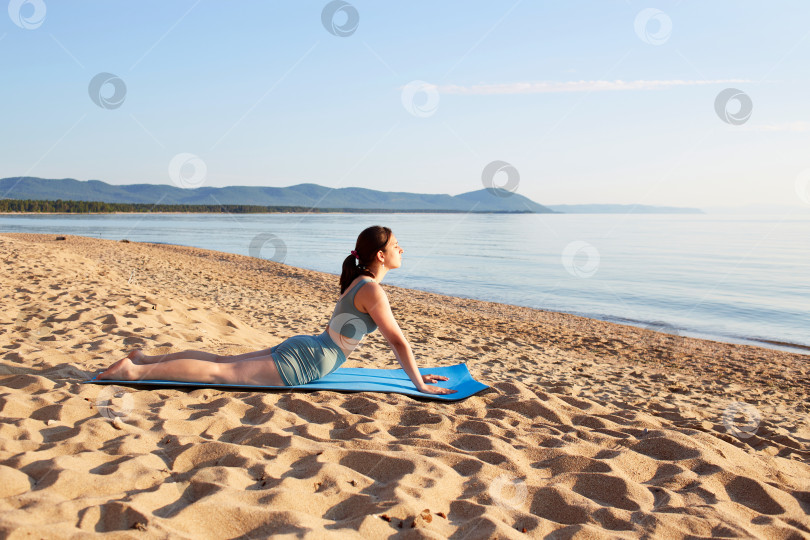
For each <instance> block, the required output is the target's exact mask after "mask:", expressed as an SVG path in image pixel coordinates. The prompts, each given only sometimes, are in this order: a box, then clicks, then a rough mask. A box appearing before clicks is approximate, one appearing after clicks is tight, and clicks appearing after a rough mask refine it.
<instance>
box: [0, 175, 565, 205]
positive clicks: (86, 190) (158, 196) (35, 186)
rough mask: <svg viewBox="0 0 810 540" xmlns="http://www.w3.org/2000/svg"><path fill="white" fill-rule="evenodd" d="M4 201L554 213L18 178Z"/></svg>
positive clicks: (351, 191)
mask: <svg viewBox="0 0 810 540" xmlns="http://www.w3.org/2000/svg"><path fill="white" fill-rule="evenodd" d="M0 197H2V198H6V199H32V200H47V201H55V200H58V199H61V200H71V201H100V202H107V203H145V204H198V205H219V204H222V205H226V204H228V205H233V204H250V205H262V206H303V207H307V208H346V209H362V210H368V209H378V210H397V211H406V212H407V211H417V210H421V211H425V210H451V211H459V212H468V211H474V212H528V213H538V214H541V213H543V214H545V213H552V210H550V209H549V208H547V207H545V206H543V205H541V204H537V203H536V202H534V201H532V200H530V199H528V198H526V197H524V196H522V195H519V194H517V193H513V194H511V195H509V196H507V197H500V196H497V195H495V194H493V193H490V191H489V190H487V189H480V190H478V191H470V192H468V193H462V194H461V195H455V196H451V195H435V194H420V193H405V192H391V191H376V190H373V189H365V188H356V187H346V188H335V189H333V188H328V187H324V186H319V185H317V184H298V185H295V186H289V187H283V188H279V187H255V186H228V187H222V188H213V187H200V188H195V189H181V188H178V187H175V186H171V185H166V184H128V185H121V186H117V185H112V184H107V183H106V182H102V181H100V180H87V181H82V180H74V179H72V178H64V179H61V180H49V179H43V178H35V177H13V178H3V179H2V180H0Z"/></svg>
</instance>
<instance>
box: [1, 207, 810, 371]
mask: <svg viewBox="0 0 810 540" xmlns="http://www.w3.org/2000/svg"><path fill="white" fill-rule="evenodd" d="M290 213H291V214H298V213H297V212H290ZM2 214H3V213H2V212H0V215H2ZM31 214H36V212H34V213H31ZM101 214H141V213H140V212H109V213H108V212H102V213H97V214H94V215H101ZM153 214H167V215H169V214H171V215H174V214H194V213H192V212H154V213H153ZM205 214H206V213H202V214H200V213H197V214H195V215H205ZM269 214H275V213H269ZM50 215H81V214H50ZM261 215H264V214H261ZM0 234H6V233H4V232H0ZM8 234H38V235H43V236H49V235H52V236H53V237H54V238H55V237H56V236H75V237H77V238H88V239H94V240H99V239H100V238H97V237H92V236H79V235H60V234H54V233H8ZM104 240H107V239H104ZM109 241H120V240H109ZM129 242H134V243H141V244H159V245H173V246H180V247H187V248H192V249H204V248H197V247H195V246H188V245H185V244H176V243H171V242H151V241H150V242H141V241H136V240H129ZM210 251H215V250H210ZM217 253H227V252H217ZM285 266H289V265H285ZM291 268H299V267H292V266H291ZM299 269H300V270H307V271H313V272H319V271H317V270H310V269H305V268H299ZM324 273H328V274H331V275H339V274H332V273H330V272H324ZM408 290H414V291H421V292H427V293H431V294H437V295H440V296H450V295H445V294H443V293H441V292H437V291H430V290H425V289H417V288H408ZM456 298H461V299H466V300H477V301H482V302H493V303H496V304H502V305H504V306H509V307H515V308H527V309H534V310H538V311H541V312H549V313H558V314H561V315H570V316H575V317H584V318H586V319H592V320H595V321H601V322H606V323H611V324H617V325H621V326H631V327H633V328H637V329H640V330H650V331H653V332H659V333H662V334H668V335H675V336H683V337H690V338H695V339H702V340H707V341H714V342H718V343H724V344H729V345H748V346H753V347H762V348H765V349H770V350H776V351H783V352H788V353H794V354H802V355H806V356H810V344H808V345H805V344H801V343H791V342H788V341H780V340H774V339H768V338H760V337H752V336H739V335H733V334H718V333H713V332H707V331H702V330H688V329H684V328H677V327H674V326H672V325H670V324H668V323H662V322H661V321H660V320H649V321H642V320H630V319H624V318H622V317H618V316H612V315H603V316H600V315H599V314H593V313H578V312H569V311H553V310H547V309H545V308H542V307H534V306H524V305H519V304H508V303H504V302H498V301H495V300H487V299H484V298H477V297H474V296H457V297H456ZM663 329H669V330H673V331H674V332H675V333H674V334H672V333H670V332H666V331H663Z"/></svg>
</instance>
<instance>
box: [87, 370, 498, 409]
mask: <svg viewBox="0 0 810 540" xmlns="http://www.w3.org/2000/svg"><path fill="white" fill-rule="evenodd" d="M419 372H420V373H421V374H423V375H428V374H432V375H442V376H444V377H447V378H448V380H446V381H438V382H436V383H433V384H432V385H431V386H440V387H443V388H452V389H453V390H456V393H455V394H445V395H434V394H423V393H422V392H420V391H418V390H417V389H416V387H415V386H414V385H413V383H412V382H411V379H410V378H409V377H408V375H407V374H406V373H405V370H402V369H373V368H338V369H336V370H335V371H333V372H332V373H330V374H329V375H327V376H326V377H322V378H320V379H318V380H316V381H312V382H310V383H307V384H301V385H298V386H256V385H248V384H214V383H199V382H181V381H159V380H142V381H115V380H111V379H104V380H100V379H95V378H93V379H90V380H87V381H84V383H96V384H120V385H128V386H163V387H167V386H168V387H179V386H184V387H192V388H239V389H250V390H281V389H290V388H293V389H296V390H305V391H309V392H311V391H315V390H340V391H344V392H391V393H396V394H407V395H409V396H418V397H422V398H428V399H441V400H444V401H458V400H460V399H464V398H468V397H470V396H471V395H473V394H475V393H477V392H480V391H481V390H485V389H487V388H489V386H487V385H485V384H483V383H480V382H478V381H476V380H475V379H473V378H472V375H470V372H469V371H468V370H467V366H466V365H465V364H456V365H455V366H445V367H434V368H422V369H420V370H419Z"/></svg>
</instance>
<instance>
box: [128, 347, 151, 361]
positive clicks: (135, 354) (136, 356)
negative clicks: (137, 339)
mask: <svg viewBox="0 0 810 540" xmlns="http://www.w3.org/2000/svg"><path fill="white" fill-rule="evenodd" d="M127 358H129V359H130V360H132V363H133V364H146V363H147V362H144V358H147V356H146V355H145V354H143V351H142V350H140V349H135V350H133V351H130V353H129V354H128V355H127Z"/></svg>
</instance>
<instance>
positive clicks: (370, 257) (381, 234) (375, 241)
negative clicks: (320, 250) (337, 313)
mask: <svg viewBox="0 0 810 540" xmlns="http://www.w3.org/2000/svg"><path fill="white" fill-rule="evenodd" d="M390 239H391V229H389V228H388V227H381V226H380V225H373V226H371V227H369V228H367V229H366V230H364V231H363V232H361V233H360V235H359V236H358V237H357V243H356V244H355V246H354V250H355V251H356V252H357V258H358V259H360V260H359V262H358V261H357V259H355V257H354V255H349V256H348V257H346V258H345V259H344V260H343V272H342V273H341V274H340V294H343V292H344V291H345V290H346V289H347V288H348V287H349V285H351V283H352V281H354V280H355V278H357V276H359V275H366V276H369V277H374V274H372V273H371V271H370V270H369V269H368V266H369V265H370V264H371V263H372V262H373V261H374V259H375V257H376V256H377V252H378V251H380V250H383V249H385V246H387V245H388V241H389V240H390Z"/></svg>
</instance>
